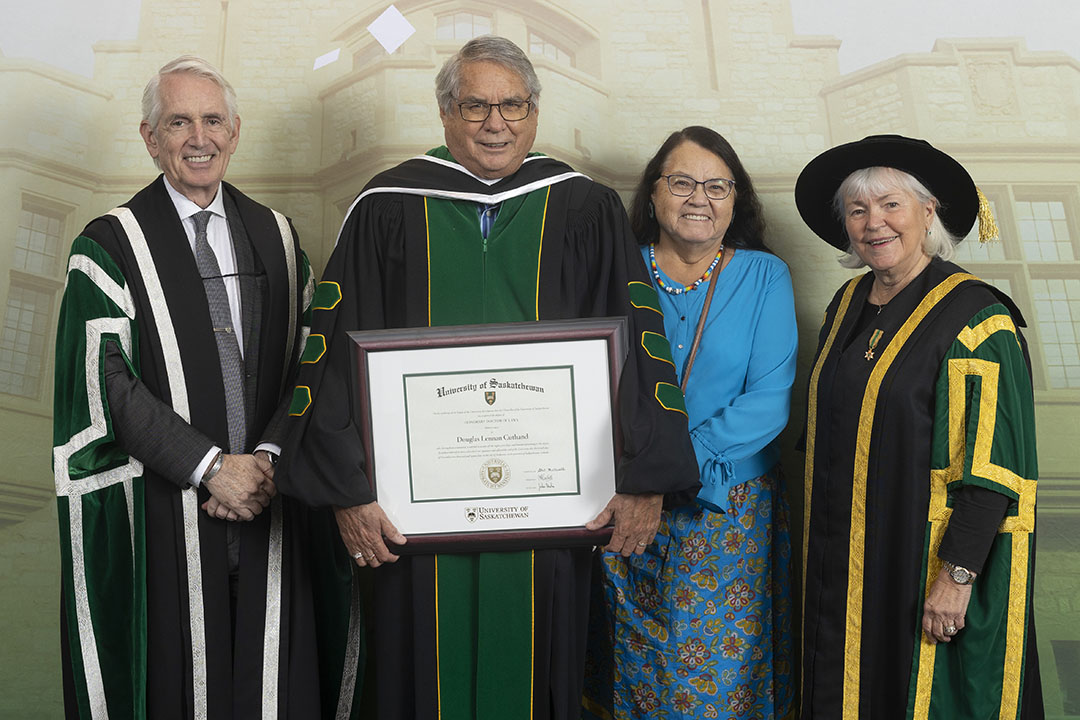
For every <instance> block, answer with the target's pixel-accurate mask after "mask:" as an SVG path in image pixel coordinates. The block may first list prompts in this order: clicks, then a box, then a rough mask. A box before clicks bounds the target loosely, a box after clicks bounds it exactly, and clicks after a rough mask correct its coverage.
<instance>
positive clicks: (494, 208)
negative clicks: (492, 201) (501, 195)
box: [479, 204, 499, 240]
mask: <svg viewBox="0 0 1080 720" xmlns="http://www.w3.org/2000/svg"><path fill="white" fill-rule="evenodd" d="M479 212H480V237H482V238H484V239H485V240H487V239H488V235H490V234H491V228H492V227H494V226H495V218H497V217H498V216H499V206H498V205H483V204H481V205H480V207H479Z"/></svg>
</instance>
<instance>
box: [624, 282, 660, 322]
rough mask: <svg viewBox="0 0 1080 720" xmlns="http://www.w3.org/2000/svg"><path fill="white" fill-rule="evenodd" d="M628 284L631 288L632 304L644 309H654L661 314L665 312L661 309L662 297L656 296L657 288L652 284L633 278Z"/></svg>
mask: <svg viewBox="0 0 1080 720" xmlns="http://www.w3.org/2000/svg"><path fill="white" fill-rule="evenodd" d="M626 286H627V288H629V290H630V304H631V305H633V306H634V307H636V308H640V309H642V310H652V311H653V312H657V313H660V314H661V315H663V314H664V312H663V311H662V310H661V309H660V298H658V297H657V296H656V288H654V287H653V286H652V285H650V284H648V283H643V282H638V281H637V280H632V281H630V282H629V283H627V284H626Z"/></svg>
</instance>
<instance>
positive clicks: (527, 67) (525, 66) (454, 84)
mask: <svg viewBox="0 0 1080 720" xmlns="http://www.w3.org/2000/svg"><path fill="white" fill-rule="evenodd" d="M474 62H490V63H495V64H496V65H502V66H503V67H504V68H506V69H507V70H510V71H512V72H514V73H515V74H516V75H517V76H518V77H519V78H521V82H523V83H525V89H526V90H528V91H529V98H528V99H529V100H532V103H533V107H539V106H540V79H539V78H538V77H536V70H534V69H533V65H532V63H531V62H529V58H528V56H526V55H525V53H524V52H523V51H522V50H521V48H519V47H518V46H517V45H515V44H514V43H512V42H510V41H509V40H507V39H506V38H504V37H499V36H498V35H480V36H479V37H475V38H473V39H472V40H470V41H469V42H467V43H465V44H464V45H463V46H462V47H461V49H460V50H458V51H457V52H456V53H454V55H453V56H451V57H450V59H449V60H447V61H446V63H444V64H443V66H442V69H441V70H439V74H438V75H436V76H435V99H436V100H437V101H438V103H439V109H440V110H442V111H443V112H444V113H449V112H451V111H452V110H453V108H454V100H455V99H456V98H457V96H458V92H459V91H460V90H461V69H462V67H463V66H464V65H465V64H466V63H474Z"/></svg>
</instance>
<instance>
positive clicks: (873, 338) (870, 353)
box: [863, 330, 884, 362]
mask: <svg viewBox="0 0 1080 720" xmlns="http://www.w3.org/2000/svg"><path fill="white" fill-rule="evenodd" d="M883 334H884V333H883V332H882V331H881V330H875V331H874V332H873V333H872V334H871V335H870V342H869V344H868V347H867V348H866V354H865V355H863V357H865V358H866V360H867V362H869V361H871V360H873V359H874V348H876V347H877V344H878V341H879V340H881V336H882V335H883Z"/></svg>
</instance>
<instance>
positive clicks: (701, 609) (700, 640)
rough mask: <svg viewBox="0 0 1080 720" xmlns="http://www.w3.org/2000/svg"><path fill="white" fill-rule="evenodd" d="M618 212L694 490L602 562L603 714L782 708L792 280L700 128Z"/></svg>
mask: <svg viewBox="0 0 1080 720" xmlns="http://www.w3.org/2000/svg"><path fill="white" fill-rule="evenodd" d="M631 222H632V224H633V226H634V230H635V232H636V233H637V237H638V239H639V240H640V241H641V242H642V248H641V252H642V255H643V256H644V258H645V262H646V263H647V264H649V265H650V266H651V268H652V275H653V284H654V285H655V286H656V288H657V290H658V291H659V295H660V306H661V308H662V309H663V313H664V329H665V330H666V332H667V336H668V339H669V341H670V342H671V351H672V355H673V359H674V363H675V368H676V370H677V372H678V374H679V379H680V381H681V382H682V383H683V388H684V392H685V393H686V407H687V411H688V414H689V418H690V436H691V439H692V441H693V445H694V450H695V451H696V454H697V459H698V464H699V466H700V469H701V482H702V489H701V492H700V494H699V495H698V498H697V502H696V503H694V504H691V505H686V506H682V507H674V508H669V509H665V511H664V514H663V518H662V520H661V525H660V530H659V532H658V533H657V535H656V538H655V540H654V541H653V543H652V544H651V545H650V546H649V547H647V548H646V550H645V553H644V554H643V555H640V556H637V555H634V556H631V557H629V558H624V557H622V556H621V555H620V554H618V553H605V555H604V557H603V560H604V566H605V594H606V599H607V603H608V607H609V609H610V610H611V614H612V615H613V617H614V630H615V632H614V651H615V652H614V658H615V668H614V685H615V686H614V704H615V707H614V716H615V717H616V718H638V717H649V718H658V717H661V718H676V717H677V718H683V717H723V718H728V717H755V718H757V717H761V718H782V717H784V716H786V715H787V714H788V713H789V711H790V709H791V706H792V700H793V685H792V663H791V598H790V561H791V546H790V534H789V529H788V508H787V504H786V502H785V501H784V498H783V492H782V488H781V486H780V475H779V472H778V468H777V462H778V460H779V457H780V451H779V448H778V447H777V442H776V437H777V435H779V434H780V431H781V430H783V429H784V426H785V425H787V421H788V409H789V405H790V396H791V383H792V381H793V380H794V378H795V355H796V346H797V337H796V327H795V307H794V300H793V297H792V290H791V278H790V275H789V273H788V269H787V266H786V265H785V264H784V262H783V261H782V260H780V259H779V258H778V257H776V256H775V255H773V254H772V253H770V252H769V250H768V249H767V248H766V247H765V244H764V241H763V240H764V229H765V223H764V219H763V217H762V211H761V203H760V202H759V200H758V198H757V195H756V194H755V193H754V187H753V184H752V183H751V181H750V177H749V176H748V175H747V174H746V171H745V170H744V169H743V166H742V163H741V162H739V158H738V155H736V154H735V151H734V150H733V149H732V148H731V145H729V144H728V142H727V141H726V140H725V139H724V138H723V137H721V136H720V135H719V134H717V133H716V132H714V131H712V130H709V129H708V128H704V127H688V128H686V129H684V130H681V131H679V132H676V133H673V134H672V135H671V136H670V137H669V138H668V139H667V141H666V142H665V143H664V144H663V145H662V146H661V147H660V150H659V151H658V152H657V153H656V156H655V157H653V159H652V160H650V161H649V164H648V165H647V166H646V168H645V172H644V174H643V175H642V177H641V182H640V183H639V185H638V188H637V192H636V194H635V196H634V201H633V205H632V207H631ZM703 315H704V317H703ZM699 325H700V326H701V329H700V340H699V342H698V344H697V349H696V352H695V351H694V346H695V336H696V335H697V334H698V332H699V331H698V327H699Z"/></svg>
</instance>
